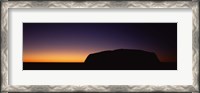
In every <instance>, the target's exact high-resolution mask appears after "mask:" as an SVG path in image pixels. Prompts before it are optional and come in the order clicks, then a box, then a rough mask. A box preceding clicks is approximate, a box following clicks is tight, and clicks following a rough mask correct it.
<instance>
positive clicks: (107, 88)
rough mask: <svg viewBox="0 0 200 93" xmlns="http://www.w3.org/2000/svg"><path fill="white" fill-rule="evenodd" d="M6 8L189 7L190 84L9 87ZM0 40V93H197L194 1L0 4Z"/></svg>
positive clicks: (197, 26) (197, 31) (197, 62)
mask: <svg viewBox="0 0 200 93" xmlns="http://www.w3.org/2000/svg"><path fill="white" fill-rule="evenodd" d="M9 8H192V21H193V23H192V25H193V29H192V31H193V37H192V39H193V43H192V47H193V63H192V64H193V67H192V68H193V69H192V70H193V73H192V74H193V85H79V86H78V85H77V86H75V85H64V86H61V85H56V86H55V85H42V86H41V85H40V86H39V85H20V86H13V85H9V84H8V77H9V76H8V68H9V67H8V30H9V27H8V15H9V14H8V9H9ZM1 39H2V40H1V41H2V42H1V77H2V79H1V80H2V81H1V92H5V93H7V92H81V91H83V92H199V6H198V1H159V2H156V1H4V2H3V1H2V7H1Z"/></svg>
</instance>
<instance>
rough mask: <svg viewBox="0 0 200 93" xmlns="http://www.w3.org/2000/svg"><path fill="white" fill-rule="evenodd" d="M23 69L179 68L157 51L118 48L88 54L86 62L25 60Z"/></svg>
mask: <svg viewBox="0 0 200 93" xmlns="http://www.w3.org/2000/svg"><path fill="white" fill-rule="evenodd" d="M23 70H177V62H160V61H159V59H158V58H157V56H156V54H155V53H152V52H147V51H143V50H133V49H118V50H113V51H103V52H98V53H93V54H90V55H88V57H87V58H86V60H85V62H84V63H35V62H29V63H27V62H24V63H23Z"/></svg>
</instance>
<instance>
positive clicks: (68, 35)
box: [23, 23, 177, 62]
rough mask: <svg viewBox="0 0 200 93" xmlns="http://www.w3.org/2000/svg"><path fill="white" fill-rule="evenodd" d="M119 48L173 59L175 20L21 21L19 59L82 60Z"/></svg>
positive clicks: (174, 50)
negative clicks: (164, 21)
mask: <svg viewBox="0 0 200 93" xmlns="http://www.w3.org/2000/svg"><path fill="white" fill-rule="evenodd" d="M121 48H123V49H140V50H145V51H150V52H155V53H156V54H157V56H158V57H159V59H160V61H162V62H176V61H177V23H23V62H84V61H85V59H86V57H87V56H88V55H89V54H91V53H95V52H100V51H105V50H114V49H121Z"/></svg>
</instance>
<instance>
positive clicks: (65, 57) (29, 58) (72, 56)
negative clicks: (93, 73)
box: [23, 50, 88, 63]
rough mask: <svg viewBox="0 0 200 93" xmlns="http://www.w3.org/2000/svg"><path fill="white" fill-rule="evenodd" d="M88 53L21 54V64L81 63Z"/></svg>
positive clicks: (51, 52) (37, 52) (42, 52)
mask: <svg viewBox="0 0 200 93" xmlns="http://www.w3.org/2000/svg"><path fill="white" fill-rule="evenodd" d="M87 56H88V53H80V52H77V53H73V52H71V51H67V52H66V51H45V50H42V51H32V52H25V53H24V54H23V62H68V63H83V62H84V61H85V59H86V57H87Z"/></svg>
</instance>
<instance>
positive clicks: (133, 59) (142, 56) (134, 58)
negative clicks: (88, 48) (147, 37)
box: [85, 49, 160, 65]
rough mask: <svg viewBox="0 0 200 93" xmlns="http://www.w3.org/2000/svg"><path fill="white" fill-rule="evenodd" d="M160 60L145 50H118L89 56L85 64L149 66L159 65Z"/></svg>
mask: <svg viewBox="0 0 200 93" xmlns="http://www.w3.org/2000/svg"><path fill="white" fill-rule="evenodd" d="M159 62H160V61H159V59H158V58H157V56H156V54H155V53H153V52H147V51H143V50H135V49H117V50H113V51H110V50H109V51H102V52H98V53H93V54H90V55H88V57H87V58H86V60H85V63H100V64H103V63H105V64H109V63H112V64H113V65H115V64H117V63H121V64H140V63H141V64H143V65H145V64H149V63H151V64H152V63H155V64H157V63H159Z"/></svg>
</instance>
